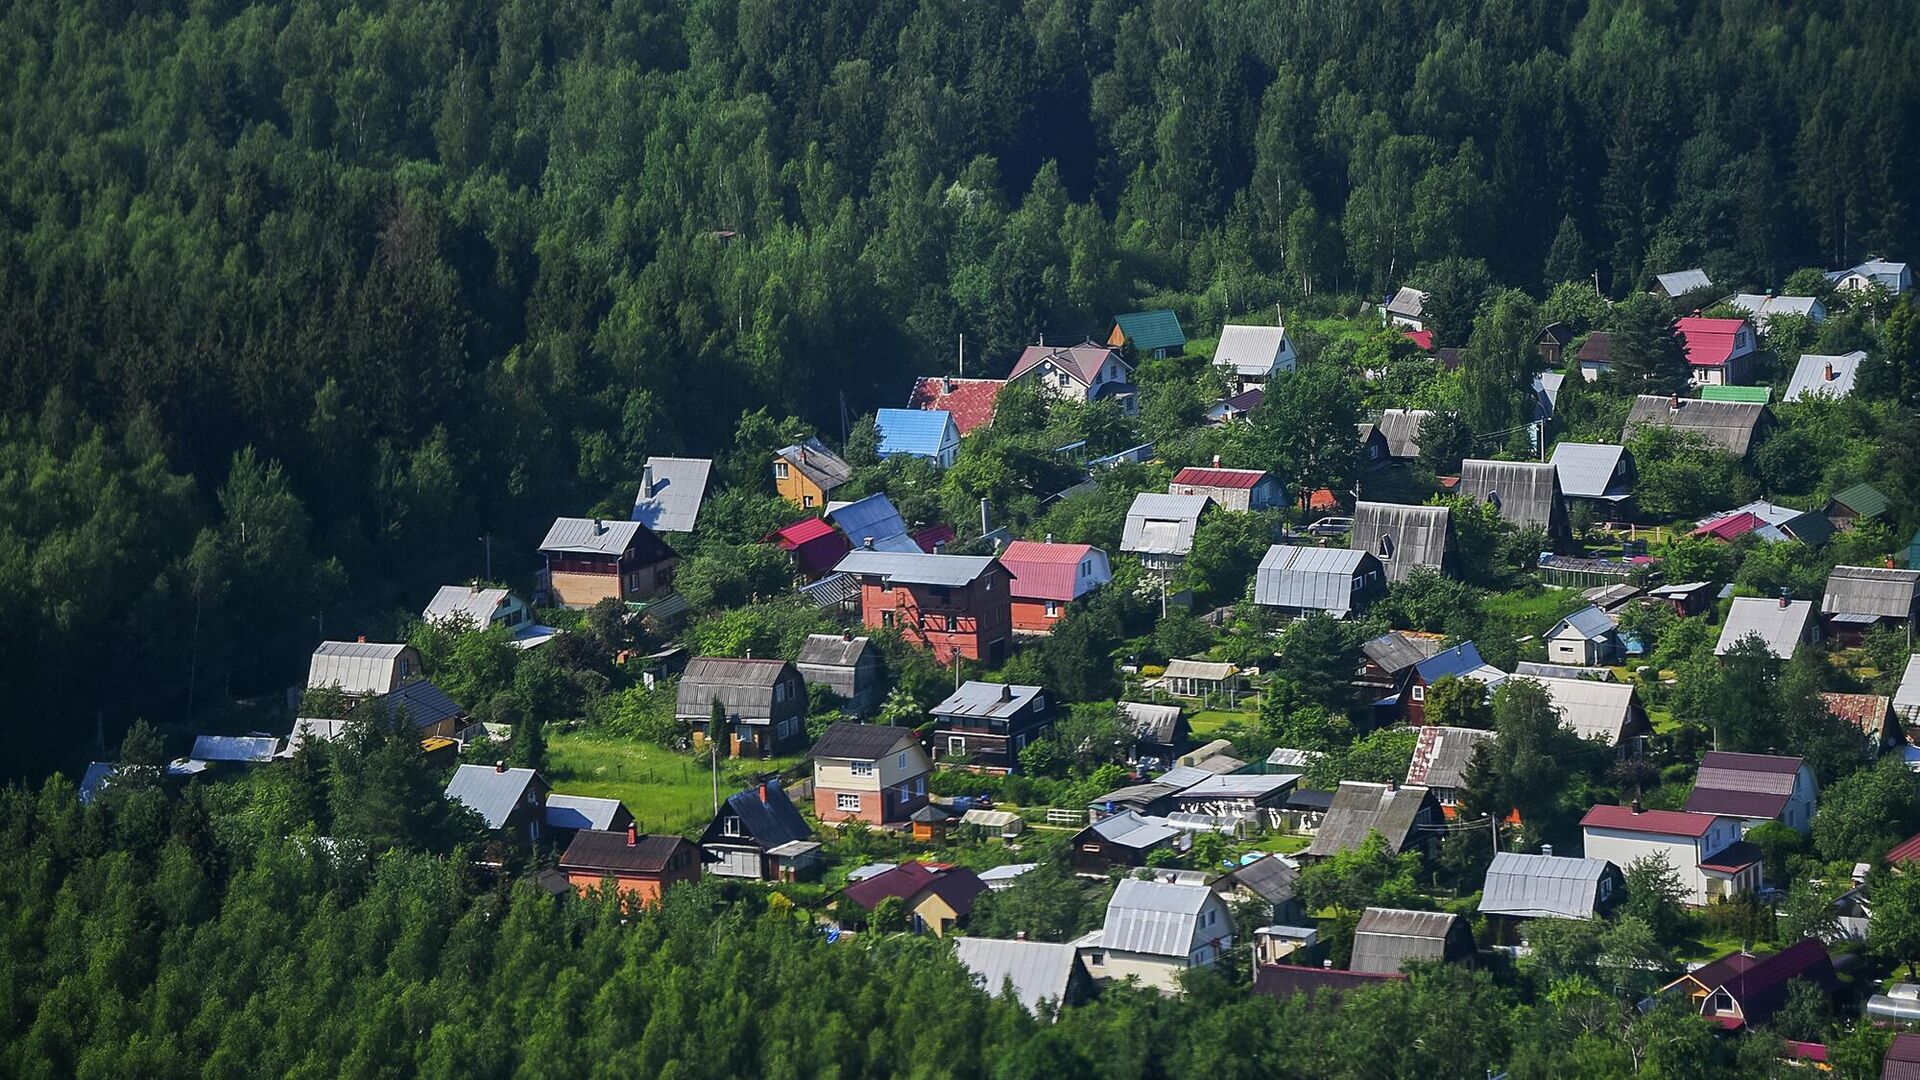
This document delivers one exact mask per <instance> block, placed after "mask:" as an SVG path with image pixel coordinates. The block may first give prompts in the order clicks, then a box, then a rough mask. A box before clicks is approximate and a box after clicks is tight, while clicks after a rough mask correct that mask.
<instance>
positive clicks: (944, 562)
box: [834, 548, 996, 588]
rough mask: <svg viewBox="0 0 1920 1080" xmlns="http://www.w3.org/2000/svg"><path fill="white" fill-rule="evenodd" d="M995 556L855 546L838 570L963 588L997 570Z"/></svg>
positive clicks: (907, 583) (836, 567) (905, 582)
mask: <svg viewBox="0 0 1920 1080" xmlns="http://www.w3.org/2000/svg"><path fill="white" fill-rule="evenodd" d="M995 563H996V560H995V559H994V558H993V556H991V555H929V554H927V553H926V552H923V551H912V552H906V551H867V550H864V549H861V548H854V549H853V550H852V551H849V552H847V555H846V558H843V559H841V560H840V564H839V565H838V566H835V567H834V570H835V571H836V572H838V573H843V574H859V575H863V576H865V575H871V576H874V577H880V578H885V579H887V580H889V581H894V582H897V583H900V584H903V585H942V586H946V587H947V588H959V587H960V586H962V585H967V584H970V583H971V582H972V581H973V580H974V579H975V578H978V577H979V576H980V575H981V574H984V573H986V572H988V571H989V570H991V569H993V567H994V565H995Z"/></svg>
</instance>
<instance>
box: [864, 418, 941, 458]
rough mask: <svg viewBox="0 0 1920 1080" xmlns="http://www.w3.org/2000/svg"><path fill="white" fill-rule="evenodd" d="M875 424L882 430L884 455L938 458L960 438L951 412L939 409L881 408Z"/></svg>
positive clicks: (881, 446)
mask: <svg viewBox="0 0 1920 1080" xmlns="http://www.w3.org/2000/svg"><path fill="white" fill-rule="evenodd" d="M873 423H874V426H875V427H876V428H878V429H879V432H880V456H881V457H891V456H892V455H894V454H905V455H907V456H909V457H924V458H937V457H939V456H940V454H941V452H942V451H943V450H945V449H946V448H947V447H949V446H952V445H953V444H954V443H955V442H957V441H959V438H960V432H959V429H957V428H956V427H954V424H953V416H952V414H950V413H947V412H945V411H944V410H940V409H880V410H877V411H876V412H875V413H874V414H873Z"/></svg>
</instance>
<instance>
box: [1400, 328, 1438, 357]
mask: <svg viewBox="0 0 1920 1080" xmlns="http://www.w3.org/2000/svg"><path fill="white" fill-rule="evenodd" d="M1400 336H1401V337H1403V338H1406V339H1407V340H1408V341H1411V342H1413V343H1414V344H1415V345H1418V346H1420V351H1421V352H1432V351H1433V331H1431V330H1408V331H1407V332H1406V333H1404V334H1401V335H1400Z"/></svg>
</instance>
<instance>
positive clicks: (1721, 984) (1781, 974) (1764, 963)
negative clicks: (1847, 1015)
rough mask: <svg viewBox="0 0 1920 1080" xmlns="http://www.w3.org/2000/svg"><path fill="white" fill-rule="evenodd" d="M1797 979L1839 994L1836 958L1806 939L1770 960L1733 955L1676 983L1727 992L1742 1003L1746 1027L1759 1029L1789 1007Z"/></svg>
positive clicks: (1764, 957)
mask: <svg viewBox="0 0 1920 1080" xmlns="http://www.w3.org/2000/svg"><path fill="white" fill-rule="evenodd" d="M1795 979H1805V980H1807V981H1809V982H1812V983H1813V984H1814V985H1815V986H1818V987H1819V988H1820V989H1822V990H1824V991H1826V992H1827V993H1828V994H1834V993H1837V992H1838V991H1839V989H1840V979H1839V977H1838V976H1837V975H1835V974H1834V970H1833V957H1832V956H1831V955H1829V954H1828V952H1827V947H1826V946H1825V945H1822V944H1821V943H1820V942H1819V940H1818V939H1815V938H1804V939H1802V940H1801V941H1799V942H1797V943H1795V944H1793V945H1789V946H1787V947H1786V948H1784V949H1782V950H1780V951H1779V952H1777V953H1772V954H1770V955H1767V956H1751V955H1747V954H1744V953H1733V954H1731V955H1728V956H1724V957H1722V958H1720V959H1719V960H1716V961H1714V962H1713V963H1711V964H1708V965H1707V966H1705V967H1703V968H1700V969H1698V970H1696V971H1694V972H1692V973H1691V974H1689V975H1687V976H1684V977H1682V978H1681V979H1679V980H1676V982H1688V983H1693V984H1697V985H1699V986H1702V987H1705V988H1706V989H1707V990H1709V991H1711V990H1725V991H1726V992H1727V993H1728V994H1730V995H1731V996H1732V997H1733V999H1734V1000H1735V1001H1736V1002H1738V1003H1739V1005H1740V1013H1741V1016H1742V1018H1743V1020H1744V1022H1745V1024H1746V1026H1748V1027H1759V1026H1762V1025H1764V1024H1766V1022H1767V1021H1769V1020H1771V1019H1772V1018H1773V1015H1774V1014H1775V1013H1777V1012H1779V1011H1780V1006H1782V1005H1784V1004H1786V1001H1787V986H1788V984H1789V983H1791V982H1792V981H1793V980H1795ZM1668 985H1669V986H1671V985H1674V984H1671V983H1670V984H1668Z"/></svg>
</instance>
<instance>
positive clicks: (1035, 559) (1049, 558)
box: [1000, 540, 1093, 601]
mask: <svg viewBox="0 0 1920 1080" xmlns="http://www.w3.org/2000/svg"><path fill="white" fill-rule="evenodd" d="M1092 550H1093V545H1091V544H1042V543H1036V542H1035V541H1032V540H1015V541H1014V542H1013V543H1011V544H1008V545H1007V549H1006V550H1005V551H1002V552H1001V553H1000V565H1002V566H1004V567H1006V568H1007V569H1009V570H1011V571H1013V577H1014V584H1013V595H1014V596H1017V597H1019V598H1020V599H1022V600H1059V601H1068V600H1076V599H1078V598H1079V597H1080V596H1081V594H1082V593H1084V592H1085V590H1081V591H1080V592H1075V591H1074V590H1075V589H1076V588H1077V587H1078V586H1079V584H1080V583H1081V580H1082V579H1081V577H1080V561H1081V560H1082V559H1084V558H1086V557H1087V553H1088V552H1090V551H1092Z"/></svg>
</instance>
